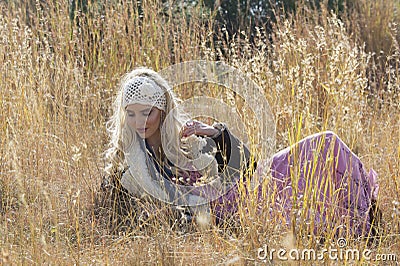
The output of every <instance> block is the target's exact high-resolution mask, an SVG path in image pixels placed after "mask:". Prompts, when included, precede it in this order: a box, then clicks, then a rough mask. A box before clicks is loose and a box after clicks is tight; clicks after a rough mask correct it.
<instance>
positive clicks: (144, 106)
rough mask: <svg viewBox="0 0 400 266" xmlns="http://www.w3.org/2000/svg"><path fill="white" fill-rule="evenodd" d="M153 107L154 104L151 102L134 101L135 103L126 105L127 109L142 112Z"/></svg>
mask: <svg viewBox="0 0 400 266" xmlns="http://www.w3.org/2000/svg"><path fill="white" fill-rule="evenodd" d="M152 108H154V106H151V105H149V104H140V103H134V104H129V105H128V106H127V107H126V110H127V111H133V112H142V111H147V110H151V109H152Z"/></svg>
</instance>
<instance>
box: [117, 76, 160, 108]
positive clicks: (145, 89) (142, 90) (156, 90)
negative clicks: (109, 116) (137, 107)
mask: <svg viewBox="0 0 400 266" xmlns="http://www.w3.org/2000/svg"><path fill="white" fill-rule="evenodd" d="M134 103H139V104H144V105H151V106H154V107H157V108H158V109H160V110H162V111H165V109H166V106H167V99H166V97H165V92H164V91H163V90H162V89H161V88H160V86H158V85H157V84H156V83H155V82H154V81H153V80H151V79H150V78H147V77H142V76H139V77H135V78H133V79H130V80H128V81H127V82H126V83H125V84H124V95H123V108H124V109H125V108H126V107H127V106H128V105H129V104H134Z"/></svg>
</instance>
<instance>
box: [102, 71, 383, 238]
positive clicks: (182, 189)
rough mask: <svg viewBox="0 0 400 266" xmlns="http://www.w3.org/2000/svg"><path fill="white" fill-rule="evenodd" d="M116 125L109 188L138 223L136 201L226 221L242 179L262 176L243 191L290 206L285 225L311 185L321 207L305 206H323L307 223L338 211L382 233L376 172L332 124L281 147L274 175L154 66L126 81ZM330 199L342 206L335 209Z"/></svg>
mask: <svg viewBox="0 0 400 266" xmlns="http://www.w3.org/2000/svg"><path fill="white" fill-rule="evenodd" d="M108 130H109V133H110V137H111V140H110V145H109V146H110V147H109V149H108V150H107V152H106V159H107V163H108V164H107V167H106V172H107V178H106V179H105V181H104V183H103V188H104V189H106V190H107V188H113V190H112V191H113V194H112V195H109V196H110V198H111V199H112V202H114V203H115V202H120V203H121V202H123V204H122V205H121V204H120V206H123V207H122V208H124V209H125V213H129V214H130V215H131V216H130V217H129V219H130V220H131V221H130V222H136V220H135V219H136V218H137V213H136V209H135V206H136V203H138V202H152V203H153V204H155V205H153V206H156V205H158V206H160V204H161V205H168V206H171V207H172V209H177V210H182V209H183V210H185V214H186V215H187V216H189V217H191V216H196V215H197V216H198V215H203V216H204V215H206V217H208V218H207V219H212V220H215V222H216V223H217V224H219V223H222V222H224V221H226V220H229V219H231V218H232V217H235V214H236V212H237V209H238V206H239V204H240V202H239V201H240V200H246V192H245V193H240V192H239V190H240V189H239V187H240V186H239V184H240V183H242V184H243V183H244V184H249V183H248V182H242V181H244V180H245V179H246V178H249V179H257V180H258V181H260V180H261V182H260V183H259V185H258V186H257V187H256V188H250V187H248V186H247V185H245V186H244V187H245V190H250V189H256V191H257V193H258V200H259V203H260V205H262V204H263V203H265V202H267V201H268V200H271V198H273V199H274V202H272V205H270V206H273V208H272V209H271V208H270V211H269V212H270V214H271V215H274V213H275V212H279V213H281V214H283V216H282V217H284V219H285V222H286V223H287V224H291V220H292V219H291V217H292V214H291V210H292V208H293V207H294V206H293V198H294V197H296V199H297V200H296V202H297V203H296V204H297V205H296V206H295V207H296V208H302V207H303V206H304V205H303V202H302V200H301V199H302V197H303V195H304V194H305V193H309V192H307V191H312V193H313V194H312V195H313V196H314V200H315V205H313V206H304V208H314V206H317V207H316V208H315V209H310V210H307V211H305V212H303V214H304V213H305V215H303V217H302V219H303V220H304V221H305V222H307V220H310V219H313V221H314V222H313V224H315V226H320V227H321V226H322V227H325V226H326V225H327V224H329V223H330V222H331V221H330V220H329V219H330V218H329V217H331V216H332V214H334V215H338V217H341V219H342V218H343V219H344V218H347V220H346V221H348V222H347V223H346V222H345V220H343V226H345V227H346V226H347V228H346V230H347V231H350V232H351V233H352V234H355V235H370V234H371V233H374V232H373V230H375V229H374V228H373V226H371V225H373V224H374V223H375V222H374V220H375V218H376V216H377V215H376V211H377V210H376V208H375V201H376V197H377V191H378V190H377V189H378V186H377V182H376V181H377V180H376V178H377V177H376V173H375V172H374V171H373V170H371V171H370V172H369V173H367V172H366V171H365V169H364V166H363V164H362V162H361V161H360V159H359V158H358V157H357V156H356V155H355V154H354V153H352V152H351V151H350V149H349V148H348V147H347V146H346V145H345V144H344V143H343V142H342V141H341V140H340V138H339V137H338V136H336V135H335V134H334V133H333V132H322V133H318V134H315V135H312V136H309V137H307V138H305V139H303V140H301V141H300V142H299V143H297V144H296V145H294V146H292V147H288V148H287V149H284V150H282V151H280V152H278V153H276V154H275V155H274V156H273V158H272V163H271V166H270V167H269V170H270V171H269V175H266V174H265V172H266V171H265V169H262V165H265V164H264V163H263V162H259V163H258V167H257V166H256V165H257V164H256V163H251V162H252V161H253V160H252V158H251V156H250V153H249V149H248V148H247V147H246V146H245V145H243V144H242V143H241V141H240V140H239V139H238V138H237V137H235V136H234V135H233V134H232V133H231V132H230V131H229V129H228V128H226V126H225V125H224V124H221V123H216V124H214V125H207V124H205V123H202V122H200V121H193V120H190V119H189V117H188V116H187V115H185V113H184V112H182V110H180V109H179V99H177V98H176V96H175V95H174V93H173V91H172V88H170V87H169V85H168V83H167V82H166V81H165V80H164V79H163V78H162V77H161V76H160V75H159V74H158V73H156V72H154V71H152V70H150V69H147V68H138V69H135V70H133V71H132V72H129V73H127V74H126V75H125V76H124V77H123V78H122V79H121V82H120V88H119V92H118V95H117V97H116V101H115V105H114V115H113V116H112V118H111V119H110V121H109V123H108ZM294 166H298V167H294ZM295 168H296V169H299V170H298V171H294V170H293V169H295ZM268 176H269V177H268ZM260 178H261V179H260ZM264 181H265V182H264ZM242 187H243V186H242ZM271 194H274V196H273V197H270V195H271ZM127 202H128V203H129V204H128V203H127ZM132 202H134V203H135V204H133V205H132V204H131V203H132ZM331 207H334V212H328V210H329V209H331ZM260 209H262V208H260ZM213 218H214V219H213ZM129 219H128V220H129ZM297 220H298V219H297ZM335 230H336V229H335Z"/></svg>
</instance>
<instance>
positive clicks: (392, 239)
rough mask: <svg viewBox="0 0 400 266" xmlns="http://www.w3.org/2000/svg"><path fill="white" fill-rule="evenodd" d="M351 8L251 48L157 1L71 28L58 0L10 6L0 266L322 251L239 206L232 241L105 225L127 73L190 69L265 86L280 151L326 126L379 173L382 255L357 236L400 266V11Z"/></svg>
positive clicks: (246, 258) (310, 13) (209, 20)
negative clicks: (214, 64) (110, 127)
mask: <svg viewBox="0 0 400 266" xmlns="http://www.w3.org/2000/svg"><path fill="white" fill-rule="evenodd" d="M64 2H66V1H64ZM352 2H353V3H354V6H355V8H354V10H352V11H351V12H350V11H349V12H348V13H347V14H345V15H342V16H341V18H339V17H338V16H337V15H334V14H333V13H331V12H329V10H327V8H326V7H324V6H322V7H321V9H319V10H318V11H316V10H312V9H309V8H307V7H306V6H302V5H301V4H299V7H298V8H297V13H296V14H295V15H292V16H288V17H287V18H283V17H282V16H278V17H280V19H278V20H277V21H276V23H274V24H273V29H272V31H271V32H267V31H266V30H265V29H263V28H259V29H257V31H256V34H255V36H253V37H252V38H251V40H250V38H249V37H248V36H247V35H246V33H245V32H243V33H237V34H235V35H229V34H228V33H227V32H226V31H224V29H220V30H216V29H215V28H214V27H213V26H212V25H213V20H214V16H215V14H214V13H213V12H204V11H203V10H202V8H200V7H190V8H191V9H190V10H189V11H190V16H189V15H187V14H189V13H183V14H181V13H179V14H177V13H174V11H173V10H172V9H171V8H168V6H165V5H161V4H159V3H158V1H142V6H141V8H140V9H139V8H138V7H137V6H136V4H134V3H136V2H135V1H134V2H132V1H128V0H122V1H104V5H103V6H102V7H101V8H100V7H99V6H97V5H96V4H94V1H93V3H92V4H89V5H88V10H87V12H79V11H77V12H76V13H75V17H74V18H73V19H70V17H69V9H68V5H67V4H66V3H60V2H59V1H50V0H47V1H32V3H29V2H28V1H27V2H26V3H25V2H22V3H19V4H18V2H13V1H11V2H10V3H7V2H6V1H3V2H1V3H0V75H1V78H0V85H1V93H0V101H1V109H0V110H1V111H0V143H1V149H0V166H1V167H0V264H3V265H31V264H32V265H41V264H44V265H71V264H82V265H109V264H114V265H122V264H126V265H139V264H140V265H141V264H146V263H148V264H151V265H154V264H155V265H188V264H189V265H216V264H221V265H224V264H233V265H248V264H250V265H253V264H262V263H263V262H262V261H261V260H260V259H258V258H257V250H258V248H260V247H263V245H264V244H268V245H269V246H271V247H280V246H284V247H286V248H295V247H296V248H317V246H318V243H317V242H316V241H313V239H314V238H313V236H308V235H304V234H302V233H301V232H300V233H299V232H298V233H296V234H293V231H290V230H288V229H287V228H284V227H282V225H281V224H280V223H279V222H277V221H269V222H268V223H266V222H263V217H259V216H257V215H254V213H253V212H251V211H250V215H247V214H246V213H244V212H245V211H244V210H240V211H239V212H241V217H242V219H241V221H240V228H239V229H238V230H236V231H235V232H230V231H229V230H222V229H221V228H217V227H213V226H210V227H207V228H205V229H204V228H203V229H201V228H198V230H191V231H189V232H187V233H182V232H180V231H179V230H174V229H171V227H170V226H169V221H167V220H168V219H165V216H163V215H162V213H161V212H160V213H154V217H150V218H149V220H148V221H147V223H148V224H149V225H148V227H147V228H146V229H141V228H139V227H138V226H137V227H135V226H134V227H133V228H131V229H129V230H128V231H124V232H110V230H109V228H108V226H107V224H105V223H104V221H105V219H102V217H98V215H96V212H95V208H94V206H95V203H96V199H97V197H98V193H99V189H100V183H101V180H102V177H103V175H104V172H103V168H104V166H105V162H104V158H103V157H104V156H103V155H104V154H103V153H104V151H105V150H106V148H107V145H108V140H109V139H108V136H107V131H106V126H105V124H106V121H107V120H108V118H109V117H110V115H111V113H112V108H111V105H112V102H113V100H114V96H115V93H116V90H117V84H118V81H119V78H120V77H121V75H123V74H124V73H126V72H127V71H129V70H131V69H133V68H134V67H137V66H148V67H150V68H152V69H154V70H156V71H158V70H162V69H163V68H165V67H168V66H170V65H172V64H176V63H179V62H185V61H189V60H222V61H224V62H226V63H227V64H229V65H231V66H234V67H236V68H238V69H240V70H241V71H242V72H243V73H245V74H246V75H248V76H250V77H251V78H252V79H253V80H254V81H255V82H257V84H258V85H259V86H260V87H261V88H263V90H264V91H263V93H264V94H265V97H266V99H267V101H268V102H269V104H270V107H271V110H272V112H273V114H274V121H275V123H276V148H275V149H276V150H279V149H282V148H284V147H286V146H287V145H290V144H293V143H294V142H296V141H297V140H299V139H300V138H302V137H305V136H307V135H309V134H312V133H315V132H319V131H321V130H332V131H334V132H336V133H337V134H338V135H339V136H340V137H341V138H342V139H343V140H344V141H345V142H346V143H347V144H348V145H349V147H350V148H351V149H352V150H353V151H354V152H355V153H356V154H358V155H359V157H360V158H361V159H362V161H363V162H364V163H365V165H366V166H367V167H368V168H370V167H372V168H374V169H375V171H376V172H377V173H378V175H379V179H380V193H379V202H378V204H379V206H380V208H381V210H382V212H383V224H382V228H381V234H382V237H381V238H380V239H378V240H377V241H376V242H375V243H374V245H373V246H367V243H366V241H363V240H354V239H351V238H349V239H347V242H348V244H349V246H351V247H352V248H356V249H358V250H363V249H365V248H367V247H368V248H370V249H371V250H372V251H373V254H396V255H397V260H398V261H399V260H400V70H399V67H400V64H399V62H400V46H399V41H400V33H399V30H400V24H399V23H400V13H399V12H400V2H399V1H398V0H394V1H385V0H377V1H373V3H370V1H367V0H353V1H352ZM276 12H280V11H279V10H276ZM176 93H177V94H178V95H180V96H181V97H183V98H187V97H190V95H191V92H190V91H186V90H185V89H184V88H181V89H180V88H177V90H176ZM212 93H213V92H212V91H211V92H210V94H211V95H212ZM227 122H229V121H227ZM260 156H261V157H262V155H260ZM289 231H290V232H291V233H289ZM310 239H311V240H310ZM327 240H328V241H326V243H327V244H326V245H329V244H328V243H329V240H331V239H327ZM275 263H276V265H280V264H281V263H283V262H279V261H275ZM285 263H287V264H288V265H289V264H291V263H294V264H298V265H300V264H301V265H303V264H310V265H311V264H315V263H316V262H307V261H302V262H298V261H297V262H285ZM362 263H367V262H365V261H356V262H354V261H339V262H338V261H329V260H328V261H326V264H332V265H342V264H348V265H350V264H351V265H353V264H356V265H358V264H360V265H361V264H362ZM371 263H372V262H371ZM373 263H375V264H382V265H386V263H387V264H388V262H377V261H375V262H373ZM392 263H393V262H392ZM267 264H269V262H267Z"/></svg>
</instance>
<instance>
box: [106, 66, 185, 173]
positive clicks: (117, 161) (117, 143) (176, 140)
mask: <svg viewBox="0 0 400 266" xmlns="http://www.w3.org/2000/svg"><path fill="white" fill-rule="evenodd" d="M139 76H145V77H147V78H150V79H152V80H153V81H154V82H155V83H156V84H157V85H158V86H159V87H160V88H161V89H162V90H164V91H165V97H166V102H167V105H166V110H165V117H164V121H161V126H162V133H163V134H161V135H162V143H163V149H164V150H165V151H167V154H166V155H167V157H168V159H171V161H175V162H176V161H179V160H180V159H179V158H186V157H187V153H186V152H184V151H183V150H182V149H181V146H180V130H181V128H182V126H183V124H184V123H185V122H186V121H187V120H188V119H189V116H188V115H187V114H185V113H184V112H183V111H182V110H179V104H178V103H179V101H180V100H179V99H178V98H177V97H176V96H175V94H174V93H173V91H172V88H171V87H170V86H169V85H168V83H167V81H166V80H165V79H163V78H162V77H161V76H160V75H159V74H158V73H157V72H155V71H153V70H151V69H148V68H137V69H135V70H133V71H131V72H129V73H127V74H125V75H124V76H123V77H122V78H121V81H120V83H119V91H118V94H117V97H116V99H115V101H114V105H113V107H114V113H113V115H112V117H111V118H110V120H109V121H108V122H107V131H108V133H109V135H110V142H109V148H108V149H107V151H106V152H105V157H106V167H105V171H106V173H107V174H109V175H112V174H113V173H115V172H116V171H120V170H123V169H125V168H126V165H125V164H124V163H125V162H124V161H125V160H124V152H125V151H126V150H127V149H128V148H129V147H130V146H131V145H132V144H133V143H134V142H135V141H136V137H137V136H136V133H135V132H134V130H132V129H131V128H130V127H128V126H127V124H126V111H125V110H124V108H123V96H124V95H123V93H124V86H125V84H126V83H127V82H128V81H129V80H131V79H133V78H135V77H139Z"/></svg>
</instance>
